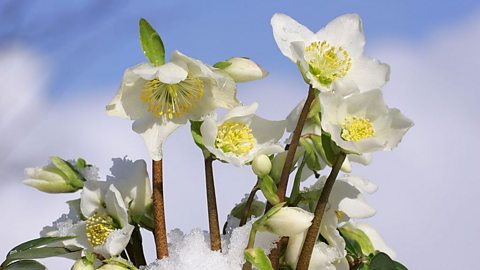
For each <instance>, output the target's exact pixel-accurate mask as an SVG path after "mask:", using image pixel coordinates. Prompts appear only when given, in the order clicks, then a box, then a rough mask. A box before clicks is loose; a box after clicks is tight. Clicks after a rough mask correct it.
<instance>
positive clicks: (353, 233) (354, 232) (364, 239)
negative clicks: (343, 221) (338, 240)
mask: <svg viewBox="0 0 480 270" xmlns="http://www.w3.org/2000/svg"><path fill="white" fill-rule="evenodd" d="M339 230H340V232H341V234H342V237H343V238H344V239H345V240H347V239H348V240H349V241H353V242H356V243H358V245H359V246H360V248H361V252H362V253H363V255H366V256H368V255H370V254H373V253H375V248H374V247H373V245H372V242H371V241H370V238H368V236H367V235H366V234H365V233H364V232H363V231H362V230H360V229H357V228H355V227H353V226H351V225H348V224H347V225H345V226H342V227H340V228H339ZM356 255H360V254H356Z"/></svg>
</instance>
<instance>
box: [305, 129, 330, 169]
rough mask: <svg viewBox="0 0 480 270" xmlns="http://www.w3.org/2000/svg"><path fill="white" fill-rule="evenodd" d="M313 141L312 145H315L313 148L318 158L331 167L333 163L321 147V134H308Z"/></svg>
mask: <svg viewBox="0 0 480 270" xmlns="http://www.w3.org/2000/svg"><path fill="white" fill-rule="evenodd" d="M310 138H311V139H312V142H313V146H314V147H315V150H316V151H317V153H318V155H319V156H320V158H321V159H322V160H323V161H325V163H327V165H328V166H330V167H332V165H333V163H332V162H331V160H330V159H328V158H327V154H326V153H325V149H323V143H322V136H319V135H316V134H314V135H312V136H310Z"/></svg>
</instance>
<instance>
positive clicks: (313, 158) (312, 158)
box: [299, 138, 322, 171]
mask: <svg viewBox="0 0 480 270" xmlns="http://www.w3.org/2000/svg"><path fill="white" fill-rule="evenodd" d="M310 141H311V140H309V139H305V138H300V141H299V142H300V145H301V146H303V148H304V149H305V158H306V160H307V167H308V168H309V169H310V170H312V171H319V170H321V169H322V166H321V165H320V161H319V160H318V157H317V154H316V153H315V150H314V148H313V146H312V144H311V143H310Z"/></svg>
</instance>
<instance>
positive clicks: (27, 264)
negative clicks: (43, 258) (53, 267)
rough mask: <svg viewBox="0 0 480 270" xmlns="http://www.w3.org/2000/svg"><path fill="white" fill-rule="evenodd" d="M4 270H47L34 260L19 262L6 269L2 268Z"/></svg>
mask: <svg viewBox="0 0 480 270" xmlns="http://www.w3.org/2000/svg"><path fill="white" fill-rule="evenodd" d="M0 269H4V270H46V269H47V267H45V265H43V264H41V263H39V262H37V261H34V260H23V261H17V262H14V263H11V264H9V265H7V267H5V268H0Z"/></svg>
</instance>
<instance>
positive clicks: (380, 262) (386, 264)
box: [369, 252, 397, 270]
mask: <svg viewBox="0 0 480 270" xmlns="http://www.w3.org/2000/svg"><path fill="white" fill-rule="evenodd" d="M369 270H397V266H396V265H395V262H394V261H393V260H392V259H391V258H390V257H389V256H388V255H387V254H385V253H383V252H379V253H377V254H376V255H375V256H374V257H373V258H372V260H371V261H370V267H369Z"/></svg>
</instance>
